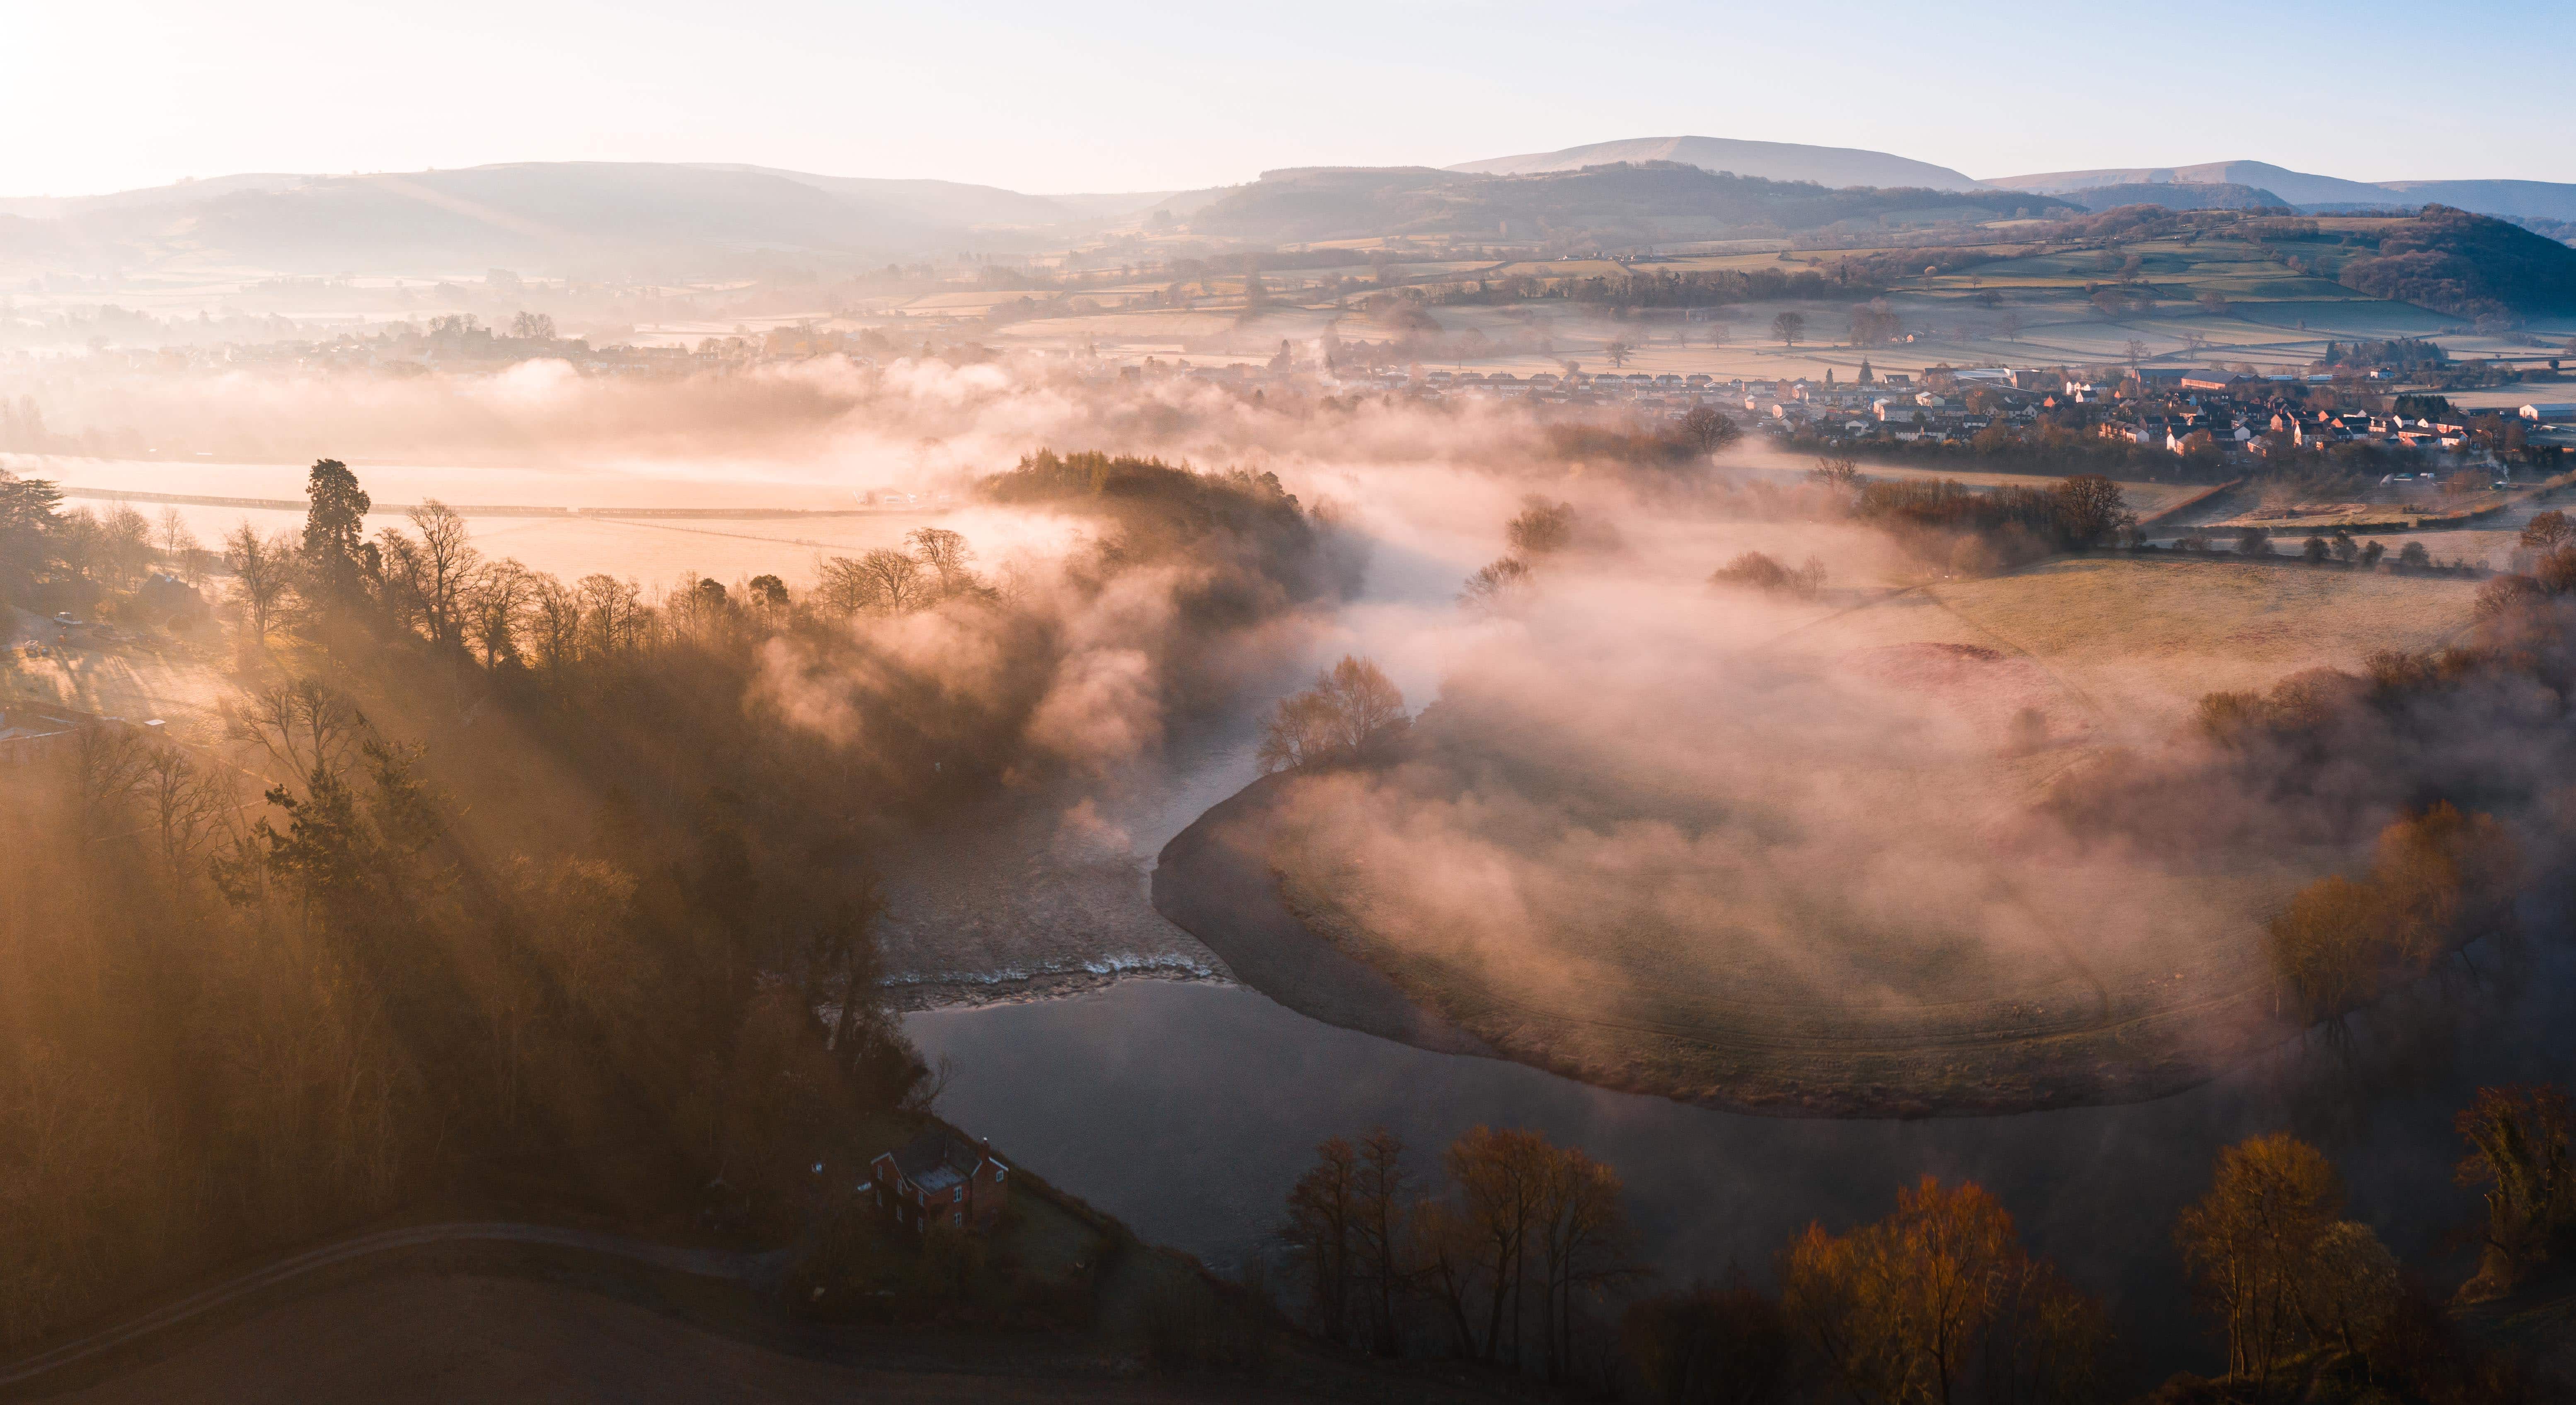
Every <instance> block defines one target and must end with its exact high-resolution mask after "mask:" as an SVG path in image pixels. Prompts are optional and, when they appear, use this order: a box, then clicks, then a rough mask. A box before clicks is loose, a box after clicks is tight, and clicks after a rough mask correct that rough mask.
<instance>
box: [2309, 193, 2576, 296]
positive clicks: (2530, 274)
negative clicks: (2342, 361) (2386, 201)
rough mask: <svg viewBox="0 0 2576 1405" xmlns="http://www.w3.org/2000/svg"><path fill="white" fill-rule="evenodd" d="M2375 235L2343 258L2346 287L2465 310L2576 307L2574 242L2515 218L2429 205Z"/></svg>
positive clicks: (2575, 250) (2341, 274) (2341, 275)
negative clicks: (2366, 248)
mask: <svg viewBox="0 0 2576 1405" xmlns="http://www.w3.org/2000/svg"><path fill="white" fill-rule="evenodd" d="M2361 237H2364V238H2367V237H2369V236H2361ZM2376 237H2377V241H2378V242H2377V247H2376V251H2375V252H2372V253H2366V254H2357V255H2355V256H2353V257H2352V258H2349V259H2346V260H2345V261H2344V264H2343V268H2342V269H2341V271H2340V272H2339V274H2338V275H2337V276H2338V278H2339V279H2340V281H2341V282H2342V283H2343V284H2344V286H2346V287H2348V288H2354V289H2357V290H2359V291H2361V292H2364V293H2368V294H2370V295H2371V296H2372V297H2379V298H2388V299H2391V300H2393V301H2397V302H2411V303H2415V304H2417V305H2419V306H2423V307H2429V308H2433V309H2435V310H2436V311H2440V312H2449V313H2456V314H2458V315H2460V316H2464V317H2477V316H2485V315H2487V314H2490V313H2535V312H2558V311H2565V310H2568V309H2576V249H2571V248H2569V247H2568V246H2566V245H2564V244H2561V243H2559V242H2557V241H2556V240H2553V239H2544V238H2542V237H2541V236H2540V235H2537V234H2534V233H2532V232H2531V231H2530V230H2527V229H2524V228H2522V227H2520V226H2518V225H2513V224H2508V223H2506V222H2505V221H2503V220H2499V219H2489V218H2488V217H2486V216H2484V215H2473V214H2470V213H2468V212H2467V211H2465V210H2454V209H2448V208H2445V207H2441V206H2434V207H2430V208H2428V209H2426V210H2425V212H2424V213H2423V214H2422V215H2421V216H2419V217H2417V218H2415V219H2411V220H2401V221H2394V222H2391V223H2390V224H2388V225H2385V226H2383V227H2382V228H2381V229H2379V230H2378V231H2376Z"/></svg>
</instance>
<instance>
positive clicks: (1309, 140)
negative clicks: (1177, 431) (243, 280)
mask: <svg viewBox="0 0 2576 1405" xmlns="http://www.w3.org/2000/svg"><path fill="white" fill-rule="evenodd" d="M2571 53H2576V4H2571V3H2567V2H2566V0H2552V2H2551V3H2535V2H2534V0H2449V3H2444V4H2439V5H2434V4H2424V3H2420V0H2416V2H2415V3H2406V4H2398V3H2387V0H2354V2H2351V3H2285V2H2284V0H2245V3H2238V4H2228V5H2212V4H2199V5H2162V6H2151V7H2139V6H2133V5H2132V6H2105V5H2080V4H2078V5H2048V4H2032V3H2028V0H2022V2H2021V3H2014V4H1998V3H1984V0H1966V3H1958V4H1953V5H1950V6H1946V7H1943V6H1926V5H1922V4H1919V3H1907V4H1883V3H1877V0H1866V2H1865V3H1852V4H1833V5H1826V4H1794V3H1791V4H1784V3H1766V4H1731V3H1729V4H1674V3H1648V2H1647V0H1635V2H1634V3H1616V0H1613V3H1601V4H1588V5H1587V4H1580V3H1569V0H1555V2H1554V3H1527V4H1523V3H1471V0H1373V3H1367V4H1354V3H1347V2H1346V0H1309V2H1308V3H1302V4H1276V3H1274V4H1265V5H1228V4H1206V3H1170V4H1139V3H1132V2H1131V0H1102V2H1097V3H1088V4H1069V3H1054V4H1035V3H1026V2H1025V0H980V2H979V3H954V2H953V0H952V3H909V4H902V5H880V4H851V3H844V4H824V3H808V2H807V0H771V2H770V3H760V0H692V3H686V4H682V3H673V2H672V0H618V3H606V2H605V0H512V3H506V4H503V3H495V2H494V0H442V3H438V4H434V5H432V4H414V5H382V4H366V3H357V2H355V0H342V3H334V4H327V5H326V4H311V3H273V2H265V0H245V2H243V3H227V4H218V5H209V4H206V3H204V0H190V2H189V3H184V4H183V3H177V0H129V2H128V3H119V2H118V0H81V2H80V3H68V2H67V0H0V130H5V131H7V132H8V133H9V138H8V140H6V141H5V142H0V195H76V194H89V193H95V192H101V191H108V190H119V189H128V188H132V187H136V186H143V185H156V184H160V183H163V182H166V181H170V180H174V179H177V178H179V177H182V176H199V177H203V176H215V175H224V174H229V173H233V172H240V171H298V172H314V171H322V172H346V171H355V170H368V171H383V170H417V169H420V168H423V167H430V166H440V167H449V166H468V165H478V164H482V163H485V162H495V161H557V160H632V161H655V160H659V161H742V162H750V163H754V164H758V165H767V166H783V167H789V168H792V169H797V170H805V171H814V172H820V173H823V174H829V175H849V176H926V177H935V178H939V179H945V180H958V181H970V182H976V183H980V184H990V185H1000V186H1007V187H1010V188H1012V189H1016V190H1027V191H1036V192H1070V191H1127V190H1169V189H1183V188H1191V187H1197V186H1206V185H1217V184H1226V183H1232V182H1238V181H1244V180H1249V179H1251V178H1252V177H1254V176H1255V175H1256V174H1258V173H1259V172H1260V171H1262V170H1264V169H1266V168H1269V167H1275V166H1291V165H1322V164H1333V165H1402V164H1422V165H1448V164H1451V163H1454V162H1459V161H1469V160H1475V159H1477V158H1480V157H1487V156H1501V155H1508V154H1513V153H1517V152H1523V151H1547V150H1554V149H1556V148H1559V147H1564V146H1572V145H1576V144H1578V143H1583V142H1594V141H1609V140H1615V139H1618V138H1623V137H1642V136H1672V135H1679V134H1684V133H1690V134H1697V135H1702V136H1714V137H1737V138H1745V139H1751V140H1762V141H1787V142H1808V143H1814V144H1817V145H1824V146H1856V147H1866V148H1870V149H1873V150H1880V151H1890V152H1895V153H1897V154H1899V155H1903V156H1910V157H1913V158H1915V159H1917V160H1923V161H1931V162H1935V163H1938V164H1941V165H1945V166H1951V167H1955V168H1957V169H1959V170H1962V171H1965V172H1967V173H1968V174H1969V175H1972V176H1980V177H1985V176H1999V175H2012V174H2017V173H2021V172H2027V171H2047V170H2063V169H2071V168H2080V167H2093V166H2144V165H2181V164H2189V163H2195V162H2202V161H2220V160H2236V159H2247V160H2258V161H2270V162H2272V163H2274V164H2276V165H2281V166H2287V167H2290V168H2292V169H2294V170H2303V171H2313V172H2317V173H2320V174H2324V175H2334V176H2343V177H2347V178H2351V179H2358V180H2393V179H2401V178H2419V179H2431V178H2491V179H2492V178H2522V179H2532V180H2555V181H2576V140H2571V138H2576V116H2571V114H2570V111H2569V104H2568V100H2567V98H2566V97H2565V94H2566V93H2567V91H2568V80H2567V70H2566V66H2567V64H2568V62H2569V57H2568V56H2569V55H2570V54H2571ZM2518 62H2527V63H2528V64H2530V65H2531V66H2532V67H2531V71H2530V72H2527V73H2517V71H2516V67H2515V66H2516V64H2517V63H2518Z"/></svg>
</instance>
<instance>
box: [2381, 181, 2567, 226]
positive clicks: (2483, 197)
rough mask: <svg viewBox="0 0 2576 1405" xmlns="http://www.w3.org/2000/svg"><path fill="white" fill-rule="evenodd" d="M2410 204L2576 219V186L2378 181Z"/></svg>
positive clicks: (2486, 212) (2512, 182)
mask: <svg viewBox="0 0 2576 1405" xmlns="http://www.w3.org/2000/svg"><path fill="white" fill-rule="evenodd" d="M2380 184H2381V185H2382V186H2385V187H2386V188H2388V189H2389V190H2393V191H2395V192H2397V193H2398V194H2399V195H2402V196H2404V197H2405V203H2406V204H2409V205H2415V204H2427V205H2449V206H2453V207H2454V208H2457V209H2462V210H2475V211H2476V212H2477V213H2479V214H2482V215H2502V216H2506V217H2513V216H2521V217H2523V218H2526V219H2547V220H2576V185H2567V184H2564V183H2561V182H2558V181H2381V182H2380Z"/></svg>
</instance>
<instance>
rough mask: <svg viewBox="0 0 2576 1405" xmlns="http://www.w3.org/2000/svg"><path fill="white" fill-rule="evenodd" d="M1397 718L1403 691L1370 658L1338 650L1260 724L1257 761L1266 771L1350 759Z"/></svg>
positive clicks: (1281, 701) (1401, 711) (1399, 713)
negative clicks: (1310, 683) (1336, 657)
mask: <svg viewBox="0 0 2576 1405" xmlns="http://www.w3.org/2000/svg"><path fill="white" fill-rule="evenodd" d="M1403 719H1404V694H1403V692H1402V691H1401V690H1399V689H1398V688H1397V687H1396V686H1395V684H1394V683H1392V682H1390V681H1389V680H1388V678H1387V676H1386V674H1385V673H1384V672H1383V671H1382V670H1380V669H1379V668H1378V666H1377V665H1376V664H1375V663H1374V662H1372V661H1370V660H1367V659H1362V658H1357V657H1354V656H1352V655H1349V654H1344V655H1343V656H1342V660H1341V662H1339V663H1337V664H1334V665H1333V666H1332V667H1331V668H1328V669H1325V670H1324V671H1322V672H1320V673H1318V674H1316V675H1315V683H1314V686H1313V687H1311V688H1308V689H1306V690H1305V691H1304V692H1302V693H1297V694H1293V695H1291V696H1289V697H1286V698H1282V699H1280V701H1279V705H1278V707H1277V708H1275V709H1273V711H1272V713H1271V716H1270V721H1269V722H1268V723H1267V724H1266V725H1265V726H1264V727H1263V728H1262V733H1261V749H1260V751H1259V753H1258V760H1259V762H1260V765H1261V769H1262V772H1263V774H1265V775H1266V774H1269V773H1271V772H1274V771H1285V770H1290V769H1293V768H1295V767H1298V766H1304V765H1308V764H1311V763H1313V762H1317V761H1324V760H1347V759H1351V758H1355V757H1357V756H1359V755H1360V754H1361V753H1362V752H1363V751H1364V750H1365V749H1366V748H1367V746H1368V745H1369V743H1370V742H1371V740H1373V739H1374V738H1375V737H1377V735H1378V734H1379V733H1381V732H1384V731H1385V730H1387V729H1388V728H1390V727H1392V726H1394V725H1395V724H1396V723H1398V722H1400V721H1402V720H1403Z"/></svg>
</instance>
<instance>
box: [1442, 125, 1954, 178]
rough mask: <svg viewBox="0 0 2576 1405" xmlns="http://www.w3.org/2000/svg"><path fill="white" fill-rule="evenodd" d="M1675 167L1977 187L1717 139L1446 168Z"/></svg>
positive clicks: (1536, 171) (1945, 170) (1514, 171)
mask: <svg viewBox="0 0 2576 1405" xmlns="http://www.w3.org/2000/svg"><path fill="white" fill-rule="evenodd" d="M1618 161H1624V162H1632V163H1633V162H1647V161H1675V162H1679V163H1681V164H1682V165H1685V166H1697V167H1699V168H1700V169H1701V170H1704V171H1726V172H1731V173H1733V174H1735V175H1739V176H1758V177H1761V178H1762V179H1764V180H1775V181H1813V182H1815V183H1816V184H1818V185H1824V186H1832V187H1834V188H1836V189H1840V188H1841V187H1843V186H1848V185H1874V186H1892V187H1893V186H1912V187H1920V188H1922V189H1926V190H1974V189H1976V188H1977V186H1978V182H1976V181H1975V180H1972V179H1970V178H1969V177H1967V176H1965V175H1962V174H1960V173H1959V172H1957V171H1954V170H1951V169H1950V168H1949V167H1947V166H1935V165H1933V164H1931V163H1930V162H1926V161H1914V160H1909V159H1907V158H1905V157H1902V156H1891V155H1889V154H1887V153H1886V152H1884V151H1861V150H1857V149H1854V148H1852V147H1847V146H1800V145H1797V144H1795V143H1792V142H1777V141H1733V140H1729V139H1726V138H1722V137H1636V138H1633V139H1630V140H1627V141H1604V142H1594V143H1592V144H1591V145H1589V146H1569V147H1567V148H1565V149H1564V150H1563V151H1544V152H1537V153H1533V154H1530V155H1526V156H1496V157H1491V158H1489V159H1486V160H1483V161H1468V162H1463V163H1461V164H1459V165H1455V166H1451V167H1448V168H1447V169H1449V170H1451V171H1455V172H1459V173H1461V174H1465V175H1486V176H1527V175H1540V174H1544V173H1547V172H1551V171H1579V170H1581V169H1583V168H1584V167H1586V166H1601V165H1607V164H1609V163H1611V162H1618Z"/></svg>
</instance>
